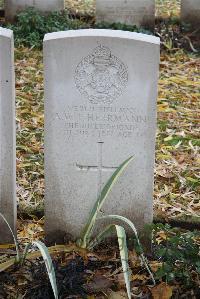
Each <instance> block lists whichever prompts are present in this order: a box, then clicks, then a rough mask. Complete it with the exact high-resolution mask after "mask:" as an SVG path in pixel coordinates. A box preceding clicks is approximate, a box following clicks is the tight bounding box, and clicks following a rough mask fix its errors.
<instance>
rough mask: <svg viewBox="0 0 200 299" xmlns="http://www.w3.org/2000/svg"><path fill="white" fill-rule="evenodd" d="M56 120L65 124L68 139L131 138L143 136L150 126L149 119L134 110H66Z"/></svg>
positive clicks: (113, 108)
mask: <svg viewBox="0 0 200 299" xmlns="http://www.w3.org/2000/svg"><path fill="white" fill-rule="evenodd" d="M56 118H57V119H58V120H59V121H63V122H64V129H65V133H66V135H67V137H68V138H70V137H73V136H77V135H79V136H80V135H82V136H84V137H91V136H94V137H97V138H103V137H106V136H110V137H119V138H120V137H122V138H132V137H133V136H139V135H140V136H141V135H143V134H145V132H146V131H147V128H148V126H150V125H151V123H150V117H149V116H148V115H143V114H141V113H139V112H138V111H137V110H136V109H135V108H134V107H119V106H117V107H115V106H112V107H111V106H96V105H91V106H88V105H80V106H66V107H65V110H64V111H63V112H62V113H57V114H56Z"/></svg>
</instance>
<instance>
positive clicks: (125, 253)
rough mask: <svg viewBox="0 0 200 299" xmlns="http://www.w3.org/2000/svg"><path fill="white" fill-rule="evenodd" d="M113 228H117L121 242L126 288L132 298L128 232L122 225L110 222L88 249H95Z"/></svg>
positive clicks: (119, 241) (119, 242) (120, 248)
mask: <svg viewBox="0 0 200 299" xmlns="http://www.w3.org/2000/svg"><path fill="white" fill-rule="evenodd" d="M113 229H116V232H117V238H118V244H119V250H120V258H121V263H122V269H123V274H124V280H125V284H126V290H127V295H128V298H129V299H130V298H131V290H130V275H129V274H130V269H129V265H128V248H127V242H126V232H125V230H124V228H123V227H122V226H119V225H115V224H110V225H108V226H106V228H105V229H104V230H103V231H102V232H100V233H99V234H98V235H97V236H96V237H95V238H94V240H92V241H91V242H90V243H89V245H88V249H90V250H91V249H93V248H94V247H95V246H96V245H98V244H99V243H100V242H101V241H102V240H103V239H104V238H106V237H107V236H108V235H109V234H111V232H113Z"/></svg>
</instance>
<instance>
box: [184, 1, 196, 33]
mask: <svg viewBox="0 0 200 299" xmlns="http://www.w3.org/2000/svg"><path fill="white" fill-rule="evenodd" d="M181 20H182V22H184V23H189V24H191V25H192V26H194V27H196V26H200V0H182V1H181Z"/></svg>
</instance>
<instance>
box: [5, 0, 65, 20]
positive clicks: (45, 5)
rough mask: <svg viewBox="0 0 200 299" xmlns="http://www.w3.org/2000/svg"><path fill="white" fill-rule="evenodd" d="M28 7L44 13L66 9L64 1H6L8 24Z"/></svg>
mask: <svg viewBox="0 0 200 299" xmlns="http://www.w3.org/2000/svg"><path fill="white" fill-rule="evenodd" d="M27 7H34V8H36V9H37V10H39V11H42V12H51V11H59V10H63V9H64V0H5V17H6V21H7V22H13V21H14V19H15V16H16V15H17V14H18V13H19V12H21V11H23V10H25V9H26V8H27Z"/></svg>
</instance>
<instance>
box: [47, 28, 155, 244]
mask: <svg viewBox="0 0 200 299" xmlns="http://www.w3.org/2000/svg"><path fill="white" fill-rule="evenodd" d="M44 65H45V182H46V183H45V184H46V194H45V215H46V233H47V240H48V241H49V242H51V241H57V240H58V239H59V238H60V237H63V235H64V234H65V233H66V232H67V233H71V234H72V235H73V236H74V237H77V236H78V235H79V233H80V231H81V229H82V228H83V226H84V224H85V223H86V220H87V218H88V216H89V213H90V211H91V209H92V207H93V205H94V203H95V201H96V198H97V195H98V194H99V192H100V190H101V188H102V187H103V185H104V183H105V182H106V181H107V180H108V178H109V177H110V176H111V174H112V173H113V172H114V170H115V169H116V167H118V166H119V165H120V164H121V163H122V162H123V161H124V160H125V159H127V158H128V157H130V156H132V155H134V156H135V159H134V160H133V162H131V164H130V165H129V166H128V168H127V169H126V170H125V172H124V173H123V175H122V176H121V177H120V179H119V181H118V183H117V184H116V185H115V187H114V188H113V190H112V192H111V194H110V195H109V197H108V199H107V202H106V204H105V205H104V206H103V209H102V211H104V212H105V213H106V214H119V215H123V216H126V217H128V218H130V219H131V220H132V221H133V222H134V223H135V224H136V226H137V228H138V229H139V230H141V229H143V228H144V224H145V223H150V222H151V221H152V214H153V213H152V211H153V208H152V202H153V200H152V193H153V169H154V147H155V131H156V97H157V78H158V65H159V38H157V37H154V36H150V35H145V34H138V33H131V32H124V31H114V30H98V29H97V30H76V31H67V32H58V33H50V34H47V35H46V36H45V40H44Z"/></svg>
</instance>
